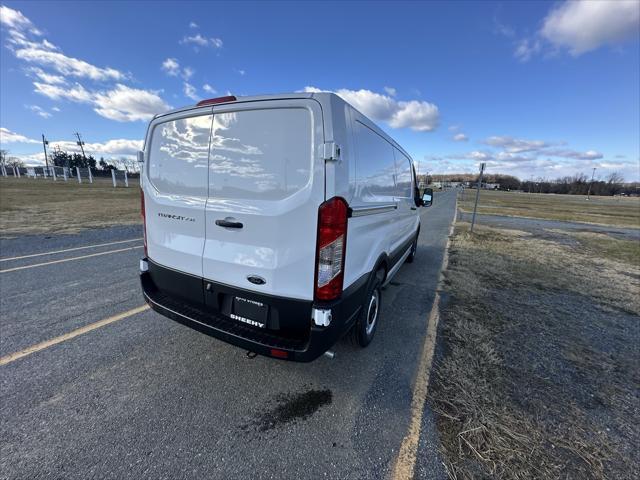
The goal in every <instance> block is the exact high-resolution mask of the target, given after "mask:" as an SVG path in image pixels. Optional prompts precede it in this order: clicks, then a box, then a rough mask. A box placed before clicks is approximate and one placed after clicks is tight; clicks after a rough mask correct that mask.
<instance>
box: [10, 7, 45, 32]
mask: <svg viewBox="0 0 640 480" xmlns="http://www.w3.org/2000/svg"><path fill="white" fill-rule="evenodd" d="M0 24H2V25H5V26H6V27H8V28H10V29H13V30H17V31H28V32H30V33H32V34H33V35H42V32H41V31H40V30H38V29H37V28H36V27H35V25H34V24H33V23H31V20H29V19H28V18H27V17H25V16H24V15H23V14H22V12H20V11H19V10H13V9H12V8H9V7H6V6H4V5H0Z"/></svg>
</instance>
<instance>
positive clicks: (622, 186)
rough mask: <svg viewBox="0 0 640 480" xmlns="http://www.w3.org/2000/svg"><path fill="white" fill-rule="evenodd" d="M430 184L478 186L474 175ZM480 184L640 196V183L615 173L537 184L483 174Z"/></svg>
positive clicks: (443, 178) (438, 177)
mask: <svg viewBox="0 0 640 480" xmlns="http://www.w3.org/2000/svg"><path fill="white" fill-rule="evenodd" d="M430 180H431V181H432V182H433V181H435V182H443V181H444V182H446V181H448V182H468V183H470V184H472V185H473V184H474V183H477V182H478V174H469V173H461V174H455V173H454V174H451V175H430ZM482 182H483V183H495V184H498V185H499V187H498V189H499V190H520V191H523V192H532V193H557V194H567V195H586V194H587V193H588V192H590V193H591V194H592V195H605V196H606V195H620V194H625V195H631V194H636V195H637V194H640V183H638V182H635V183H633V182H632V183H625V182H624V179H623V177H622V175H620V174H619V173H617V172H613V173H610V174H609V175H607V176H606V177H605V178H604V179H595V180H593V182H592V181H591V178H590V177H588V176H587V175H585V174H583V173H579V174H576V175H570V176H565V177H561V178H557V179H555V180H549V179H545V178H538V179H537V180H520V179H519V178H517V177H514V176H512V175H503V174H485V175H484V176H483V178H482Z"/></svg>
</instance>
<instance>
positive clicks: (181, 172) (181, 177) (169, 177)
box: [149, 115, 212, 197]
mask: <svg viewBox="0 0 640 480" xmlns="http://www.w3.org/2000/svg"><path fill="white" fill-rule="evenodd" d="M211 117H212V116H211V115H201V116H197V117H189V118H182V119H179V120H172V121H169V122H164V123H161V124H159V125H156V126H155V127H154V129H153V135H152V137H151V151H150V154H149V179H150V180H151V183H153V185H154V187H156V189H157V190H158V191H159V192H161V193H168V194H171V195H185V196H202V197H206V196H207V163H208V158H209V135H210V133H211Z"/></svg>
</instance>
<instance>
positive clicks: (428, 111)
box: [302, 86, 440, 132]
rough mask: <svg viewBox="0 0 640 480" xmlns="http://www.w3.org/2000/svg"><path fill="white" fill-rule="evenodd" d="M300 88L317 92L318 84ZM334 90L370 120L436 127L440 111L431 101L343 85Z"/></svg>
mask: <svg viewBox="0 0 640 480" xmlns="http://www.w3.org/2000/svg"><path fill="white" fill-rule="evenodd" d="M302 91H304V92H310V93H318V92H322V91H326V90H321V89H319V88H317V87H312V86H307V87H305V88H304V89H303V90H302ZM334 93H336V94H337V95H339V96H340V97H342V98H343V99H344V100H345V101H346V102H348V103H350V104H351V105H353V106H354V107H355V108H356V109H358V110H360V111H361V112H362V113H364V114H365V115H366V116H368V117H370V118H372V119H373V120H379V121H383V122H387V123H388V124H389V125H390V126H391V127H392V128H410V129H411V130H414V131H417V132H428V131H431V130H433V129H435V128H436V127H437V126H438V121H439V119H440V113H439V111H438V107H437V106H436V105H434V104H432V103H429V102H424V101H418V100H410V101H397V100H396V99H394V98H391V97H390V96H388V95H383V94H381V93H375V92H372V91H371V90H366V89H360V90H348V89H346V88H342V89H340V90H336V91H335V92H334Z"/></svg>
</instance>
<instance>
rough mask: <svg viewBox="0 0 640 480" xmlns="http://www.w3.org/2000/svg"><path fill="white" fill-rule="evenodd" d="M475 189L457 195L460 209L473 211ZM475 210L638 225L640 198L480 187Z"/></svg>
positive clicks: (625, 225)
mask: <svg viewBox="0 0 640 480" xmlns="http://www.w3.org/2000/svg"><path fill="white" fill-rule="evenodd" d="M475 195H476V190H470V189H467V190H465V191H464V193H463V194H462V195H460V197H459V198H460V204H459V205H460V209H461V210H462V211H464V212H473V203H474V200H475ZM478 213H485V214H491V215H508V216H515V217H530V218H542V219H547V220H562V221H573V222H584V223H594V224H599V225H613V226H618V227H634V228H640V198H638V197H636V198H624V197H594V196H591V197H590V199H589V200H588V201H587V200H586V197H585V196H583V195H553V194H544V193H543V194H540V193H516V192H501V191H491V190H481V191H480V202H479V203H478Z"/></svg>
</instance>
